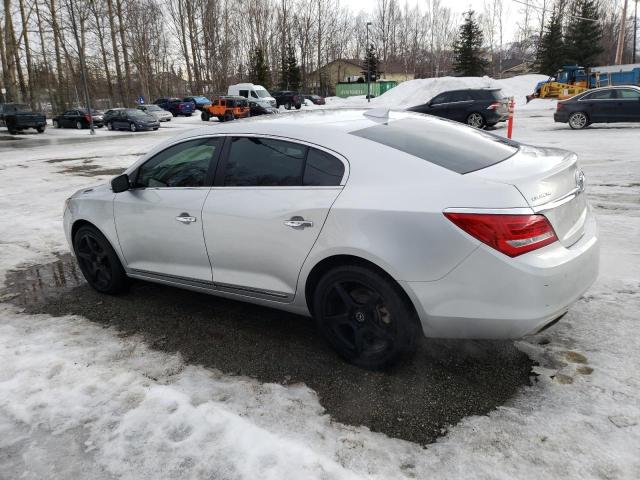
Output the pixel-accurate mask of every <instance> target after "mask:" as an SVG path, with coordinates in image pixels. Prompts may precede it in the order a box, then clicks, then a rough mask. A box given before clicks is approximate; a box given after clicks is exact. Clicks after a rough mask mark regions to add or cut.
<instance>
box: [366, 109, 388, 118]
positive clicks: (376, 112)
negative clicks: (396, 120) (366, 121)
mask: <svg viewBox="0 0 640 480" xmlns="http://www.w3.org/2000/svg"><path fill="white" fill-rule="evenodd" d="M363 115H364V116H365V117H372V118H377V119H384V120H389V109H388V108H372V109H371V110H367V111H366V112H364V114H363Z"/></svg>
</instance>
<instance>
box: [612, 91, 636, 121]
mask: <svg viewBox="0 0 640 480" xmlns="http://www.w3.org/2000/svg"><path fill="white" fill-rule="evenodd" d="M617 92H618V103H619V104H620V110H621V111H622V120H623V121H625V122H640V90H635V89H633V88H620V89H618V91H617Z"/></svg>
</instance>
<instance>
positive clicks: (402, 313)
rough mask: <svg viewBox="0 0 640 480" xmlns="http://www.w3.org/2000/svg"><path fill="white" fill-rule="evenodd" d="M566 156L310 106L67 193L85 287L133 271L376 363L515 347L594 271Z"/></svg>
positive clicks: (444, 125)
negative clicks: (453, 345) (445, 351)
mask: <svg viewBox="0 0 640 480" xmlns="http://www.w3.org/2000/svg"><path fill="white" fill-rule="evenodd" d="M584 189H585V178H584V174H583V173H582V171H581V169H580V167H579V165H578V161H577V158H576V155H575V154H572V153H570V152H566V151H562V150H555V149H554V150H551V149H542V148H535V147H531V146H525V145H521V144H518V143H515V142H512V141H509V140H505V139H503V138H500V137H497V136H494V135H492V134H490V133H487V132H483V131H479V130H476V129H473V128H469V127H467V126H463V125H459V124H455V123H452V122H449V121H446V120H440V119H436V118H434V117H429V116H426V115H421V114H416V113H410V112H388V111H378V110H373V111H362V110H342V111H331V110H325V111H314V112H305V113H300V114H292V115H282V116H276V117H275V118H273V117H272V118H266V117H259V118H254V119H250V120H247V121H243V122H233V123H230V124H228V125H227V124H224V125H220V126H219V127H218V128H216V129H215V131H214V130H212V129H211V128H203V129H194V130H190V131H189V132H187V133H184V134H183V135H182V136H180V137H177V138H174V139H172V140H170V141H168V142H166V143H164V144H162V145H160V146H159V147H157V148H155V149H154V150H153V151H151V152H149V153H148V154H147V155H145V156H143V157H142V158H141V159H140V160H139V161H137V162H136V163H135V164H134V165H132V166H131V167H130V168H128V169H127V170H126V172H125V173H124V174H123V175H120V176H119V177H116V178H114V179H113V180H112V181H111V182H110V184H107V185H101V186H97V187H93V188H87V189H83V190H80V191H79V192H77V193H76V194H74V195H73V196H72V197H71V198H70V199H69V200H68V201H67V205H66V208H65V213H64V226H65V230H66V234H67V238H68V241H69V244H70V245H71V248H72V251H73V252H74V254H75V255H76V257H77V259H78V262H79V264H80V267H81V270H82V272H83V273H84V275H85V277H86V278H87V281H88V282H89V284H90V285H92V286H93V287H94V288H95V289H96V290H98V291H100V292H104V293H109V294H114V293H117V292H121V291H123V290H124V289H126V287H127V285H128V283H129V281H130V279H141V280H147V281H153V282H158V283H163V284H167V285H173V286H177V287H182V288H188V289H192V290H196V291H200V292H206V293H210V294H213V295H219V296H223V297H228V298H233V299H237V300H243V301H248V302H252V303H257V304H261V305H265V306H269V307H273V308H279V309H282V310H287V311H291V312H295V313H298V314H302V315H311V316H313V317H314V318H315V320H316V322H317V324H318V326H319V328H320V331H321V332H322V333H323V334H324V336H325V338H326V339H327V340H328V341H329V342H330V344H331V345H332V346H333V347H334V348H335V349H336V350H337V351H338V352H339V353H340V354H341V355H342V356H343V357H344V358H346V359H347V360H349V361H351V362H353V363H355V364H357V365H360V366H363V367H366V368H379V367H383V366H385V365H388V364H390V363H392V362H394V361H396V360H397V359H398V358H400V357H402V356H406V355H407V354H409V353H411V352H412V350H413V349H414V347H415V345H416V340H417V339H418V338H419V337H420V336H421V335H426V336H428V337H441V338H442V337H445V338H494V339H508V338H518V337H521V336H523V335H526V334H529V333H535V332H538V331H540V330H542V329H544V328H546V327H547V326H549V325H551V324H553V323H554V322H555V321H557V320H558V319H559V318H560V317H562V316H563V315H564V314H565V313H566V312H567V310H568V309H569V307H570V305H571V304H572V303H573V302H575V301H576V300H577V299H578V298H579V297H580V296H581V295H582V294H583V293H584V292H585V291H586V290H587V288H589V286H590V285H591V284H592V283H593V281H594V280H595V278H596V276H597V272H598V249H599V244H598V237H597V229H596V225H595V221H594V217H593V215H592V213H591V210H590V208H589V206H588V204H587V200H586V196H585V194H584Z"/></svg>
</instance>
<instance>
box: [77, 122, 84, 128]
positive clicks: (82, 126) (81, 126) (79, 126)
mask: <svg viewBox="0 0 640 480" xmlns="http://www.w3.org/2000/svg"><path fill="white" fill-rule="evenodd" d="M76 128H77V129H78V130H82V129H83V128H84V125H82V122H81V121H80V120H78V121H77V122H76Z"/></svg>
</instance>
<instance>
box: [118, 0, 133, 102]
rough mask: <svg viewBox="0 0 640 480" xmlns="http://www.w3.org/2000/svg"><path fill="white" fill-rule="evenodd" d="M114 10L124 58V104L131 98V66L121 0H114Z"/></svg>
mask: <svg viewBox="0 0 640 480" xmlns="http://www.w3.org/2000/svg"><path fill="white" fill-rule="evenodd" d="M116 12H117V14H118V25H119V29H118V30H119V32H120V44H121V46H122V58H123V59H124V76H125V105H126V104H127V103H128V102H129V101H130V100H131V67H130V65H129V53H128V49H127V40H126V38H125V32H124V17H123V16H122V0H116Z"/></svg>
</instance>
